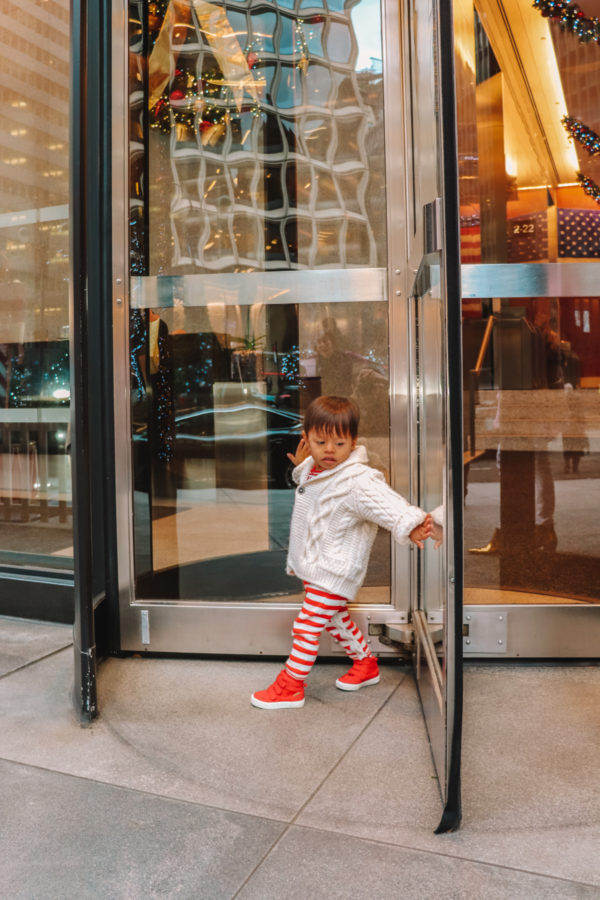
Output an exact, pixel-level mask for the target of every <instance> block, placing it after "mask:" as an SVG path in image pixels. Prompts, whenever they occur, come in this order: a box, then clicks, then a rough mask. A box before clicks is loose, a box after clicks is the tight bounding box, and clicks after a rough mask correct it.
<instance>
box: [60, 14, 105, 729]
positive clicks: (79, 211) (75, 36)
mask: <svg viewBox="0 0 600 900" xmlns="http://www.w3.org/2000/svg"><path fill="white" fill-rule="evenodd" d="M109 22H110V15H109V10H108V8H107V0H72V3H71V59H72V63H71V92H70V95H71V96H70V144H71V146H70V151H71V153H70V156H71V171H70V199H71V207H70V217H71V218H70V247H71V253H70V260H71V291H70V323H71V327H70V370H71V435H72V451H71V463H72V465H71V472H72V476H71V477H72V486H73V544H74V580H75V619H74V634H73V637H74V641H73V643H74V653H75V688H74V703H75V707H76V709H77V712H78V714H79V715H80V717H81V719H82V720H84V721H90V720H91V719H93V718H94V717H95V716H96V714H97V693H96V628H95V624H96V619H97V616H98V613H97V612H96V610H97V608H98V607H99V606H100V605H101V604H102V603H103V602H104V600H105V596H106V584H107V567H106V565H105V559H106V552H105V544H106V533H107V531H109V527H110V526H109V524H107V499H106V498H107V495H108V494H109V493H110V491H111V485H110V481H111V478H110V467H109V463H108V460H110V458H111V457H110V456H108V455H107V452H106V449H105V446H104V435H105V431H106V427H107V421H109V416H110V415H111V410H110V409H108V407H107V392H106V379H107V378H110V377H111V373H110V372H109V369H110V358H109V359H107V358H106V354H105V352H104V343H105V337H104V332H105V331H106V330H108V329H109V328H110V318H108V320H107V319H106V315H107V311H106V306H107V304H106V293H107V278H108V284H109V283H110V273H108V275H107V268H108V265H109V264H110V243H109V240H108V237H109V229H108V228H107V224H106V220H107V217H108V216H109V215H110V200H109V194H108V192H109V188H110V172H109V171H108V168H107V157H106V149H107V143H108V138H107V132H108V123H107V119H106V117H107V114H108V111H107V104H106V99H107V98H106V83H107V79H106V55H107V54H108V52H109V41H108V40H107V25H108V24H109ZM65 512H66V504H65V503H64V502H63V501H59V515H60V516H61V517H62V518H63V519H64V518H65ZM103 609H106V604H105V605H104V607H103Z"/></svg>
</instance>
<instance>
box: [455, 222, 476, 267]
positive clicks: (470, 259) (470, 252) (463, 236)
mask: <svg viewBox="0 0 600 900" xmlns="http://www.w3.org/2000/svg"><path fill="white" fill-rule="evenodd" d="M460 258H461V261H462V262H463V263H478V262H481V226H480V224H479V216H461V217H460Z"/></svg>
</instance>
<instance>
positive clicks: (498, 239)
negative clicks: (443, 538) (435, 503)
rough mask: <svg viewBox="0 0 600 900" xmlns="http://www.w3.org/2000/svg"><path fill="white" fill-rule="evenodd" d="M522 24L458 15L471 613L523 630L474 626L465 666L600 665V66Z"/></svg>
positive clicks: (571, 35)
mask: <svg viewBox="0 0 600 900" xmlns="http://www.w3.org/2000/svg"><path fill="white" fill-rule="evenodd" d="M519 9H520V12H519V19H518V22H517V18H516V16H515V15H513V13H512V5H511V4H510V3H509V5H508V6H507V7H506V11H505V14H504V13H502V14H500V12H499V8H497V7H495V6H494V5H493V4H489V3H487V2H484V3H482V4H478V6H477V10H475V9H474V7H473V5H472V3H469V2H468V0H458V2H457V3H455V6H454V20H455V33H456V41H455V59H456V72H457V79H456V80H457V113H458V144H459V171H460V179H459V188H460V213H461V215H460V224H461V256H462V263H463V268H464V269H465V273H464V275H463V284H464V285H465V286H466V290H465V291H464V293H463V359H464V384H465V402H464V408H465V422H466V429H465V437H466V447H465V449H466V454H465V485H466V488H465V510H464V512H465V548H466V549H465V559H464V565H465V588H466V590H465V602H466V603H467V604H469V606H470V607H481V610H480V612H479V613H477V615H479V617H480V619H481V616H484V617H485V616H487V620H488V622H490V623H491V622H492V620H491V619H490V618H489V617H490V615H491V614H492V612H493V607H498V606H502V607H507V609H508V611H509V613H510V615H509V616H508V617H507V616H506V615H505V614H504V611H499V614H498V615H496V620H495V625H494V628H493V629H492V631H493V639H491V638H490V639H488V638H487V637H486V634H487V635H490V634H492V632H490V629H489V628H487V627H486V628H485V629H484V631H485V632H486V634H483V632H481V639H480V638H479V637H478V635H477V624H476V621H475V615H476V611H475V609H473V608H471V609H470V610H468V614H469V615H470V616H471V623H472V626H473V627H471V628H470V631H471V633H470V634H469V635H468V636H466V643H465V650H466V651H467V652H475V653H476V652H477V651H478V650H479V651H480V652H482V653H485V654H486V655H488V654H492V655H494V654H497V653H501V654H504V655H505V654H506V653H508V654H510V655H528V656H544V655H549V656H562V655H566V656H568V655H572V656H578V655H590V653H591V655H597V651H596V649H595V647H594V640H597V638H598V636H599V635H600V620H598V622H595V620H592V619H591V618H590V615H589V613H590V610H589V607H590V606H591V605H594V604H598V603H599V602H600V588H599V586H600V555H599V554H598V548H597V542H594V541H593V539H592V538H590V537H589V535H590V534H593V531H594V525H593V516H594V509H593V501H592V500H591V499H590V498H592V497H594V496H595V494H596V493H597V490H598V484H597V482H598V477H599V476H600V468H599V460H600V457H599V455H598V454H599V451H600V444H599V442H598V415H597V393H598V386H599V385H600V367H599V364H598V360H599V359H600V355H599V349H600V346H599V328H600V319H599V318H598V316H599V306H598V304H599V303H600V300H599V299H598V297H597V296H596V295H597V293H598V288H597V285H598V277H599V274H600V266H599V263H598V260H599V259H600V250H599V235H600V208H599V206H598V203H599V201H600V188H599V187H598V181H599V180H600V168H599V166H600V164H599V162H598V156H597V152H596V148H595V145H594V140H595V139H597V132H598V130H599V129H600V119H599V118H598V102H597V101H598V96H599V93H600V58H599V56H598V53H597V49H598V48H597V46H596V45H595V44H594V43H589V44H587V43H585V42H584V41H583V39H580V37H579V36H578V33H577V29H575V28H574V27H571V25H567V26H566V27H564V28H563V25H564V23H563V22H562V21H561V20H560V17H555V16H554V14H553V12H552V10H551V9H550V5H549V4H546V3H545V2H543V0H539V2H536V3H535V4H533V5H532V6H529V7H527V8H526V9H525V8H523V9H522V10H521V8H519ZM515 12H516V10H515ZM521 13H522V15H521ZM584 24H585V23H584ZM582 27H584V26H582ZM580 33H582V32H580ZM584 86H585V89H584ZM594 136H595V137H594ZM524 607H530V608H531V614H527V616H528V618H526V617H525V611H524V615H523V616H521V617H520V618H519V619H518V622H519V624H517V617H518V616H519V615H520V612H519V608H524ZM559 607H565V608H566V609H567V608H568V610H570V612H573V613H575V617H573V616H571V618H570V619H569V620H568V621H569V623H570V624H568V625H567V620H566V619H565V618H564V614H565V613H564V612H561V611H560V610H559ZM486 608H487V611H486ZM535 608H538V610H539V612H540V615H541V616H543V617H544V618H543V620H542V619H539V620H538V622H537V624H535V625H534V619H533V618H532V615H533V613H534V612H535ZM585 608H588V613H586V612H585ZM581 613H583V614H581ZM500 617H501V618H500ZM501 620H502V623H503V624H502V626H501V627H500V628H498V627H497V626H498V623H499V622H500V621H501ZM481 621H482V622H483V619H481ZM526 623H529V624H526ZM559 623H560V624H559ZM566 628H568V629H570V631H569V632H567V631H566V630H565V629H566ZM591 628H595V629H596V631H595V632H593V631H592V630H591ZM573 629H576V630H575V631H573ZM496 632H497V633H496ZM592 633H594V634H595V639H592V637H591V635H592ZM576 635H577V636H576ZM596 646H597V643H596Z"/></svg>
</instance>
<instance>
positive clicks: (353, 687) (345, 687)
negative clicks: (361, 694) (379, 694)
mask: <svg viewBox="0 0 600 900" xmlns="http://www.w3.org/2000/svg"><path fill="white" fill-rule="evenodd" d="M379 679H380V676H379V675H376V676H375V678H367V680H366V681H361V682H360V684H348V682H346V681H340V679H339V678H338V679H337V680H336V682H335V686H336V687H337V688H339V689H340V691H359V690H360V689H361V688H362V687H366V686H367V685H368V684H379Z"/></svg>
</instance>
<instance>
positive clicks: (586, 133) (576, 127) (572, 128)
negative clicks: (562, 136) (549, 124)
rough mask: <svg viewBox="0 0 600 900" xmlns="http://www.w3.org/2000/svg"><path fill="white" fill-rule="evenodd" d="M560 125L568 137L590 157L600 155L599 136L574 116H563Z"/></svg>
mask: <svg viewBox="0 0 600 900" xmlns="http://www.w3.org/2000/svg"><path fill="white" fill-rule="evenodd" d="M562 123H563V126H564V128H565V131H566V132H567V133H568V135H569V137H571V138H573V140H576V141H577V142H578V143H579V144H581V146H582V147H583V148H584V149H585V150H587V152H588V153H589V154H590V156H597V155H598V154H599V153H600V134H596V132H595V131H592V129H591V128H588V127H587V125H585V124H584V123H583V122H582V121H581V119H576V118H575V116H563V117H562Z"/></svg>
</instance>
